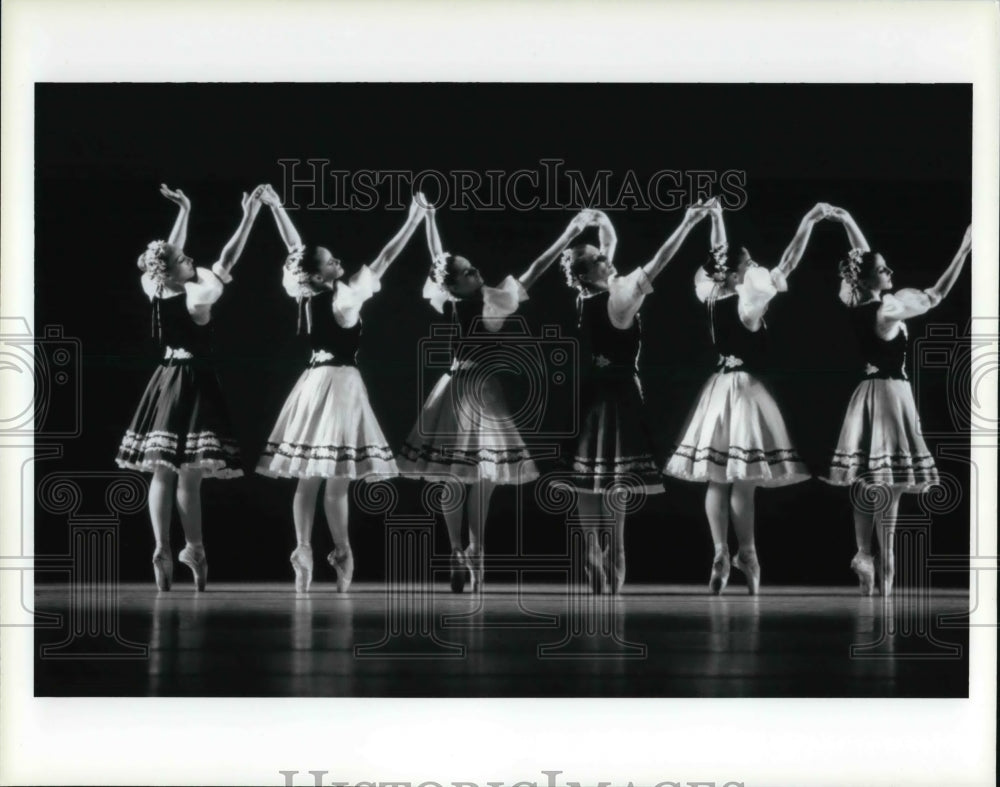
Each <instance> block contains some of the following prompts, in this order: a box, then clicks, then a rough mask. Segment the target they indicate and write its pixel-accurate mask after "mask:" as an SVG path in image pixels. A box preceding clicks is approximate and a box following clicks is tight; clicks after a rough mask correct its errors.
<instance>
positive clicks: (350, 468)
mask: <svg viewBox="0 0 1000 787" xmlns="http://www.w3.org/2000/svg"><path fill="white" fill-rule="evenodd" d="M301 464H302V463H297V462H292V461H290V460H288V459H286V458H285V457H280V456H279V457H274V456H266V457H264V458H262V459H261V460H260V461H259V462H258V463H257V468H256V470H255V472H256V473H257V474H259V475H263V476H267V477H269V478H299V479H302V478H347V479H349V480H351V481H382V480H386V479H389V478H397V477H398V476H399V468H398V467H397V466H396V462H395V461H393V460H391V459H390V460H381V459H375V460H362V461H361V462H357V461H350V460H344V461H339V462H338V461H317V460H312V461H308V462H306V463H305V466H304V467H303V466H300V465H301Z"/></svg>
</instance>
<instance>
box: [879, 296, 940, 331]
mask: <svg viewBox="0 0 1000 787" xmlns="http://www.w3.org/2000/svg"><path fill="white" fill-rule="evenodd" d="M939 303H941V296H940V295H938V294H937V293H933V292H931V291H929V290H912V289H906V290H899V291H898V292H896V293H894V294H892V293H886V294H885V295H883V296H882V305H881V306H880V307H879V310H878V319H879V321H880V322H887V323H888V322H893V321H896V320H908V319H909V318H910V317H919V316H920V315H921V314H926V313H927V312H928V311H930V310H931V309H933V308H934V307H935V306H937V305H938V304H939Z"/></svg>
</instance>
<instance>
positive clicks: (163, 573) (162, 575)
mask: <svg viewBox="0 0 1000 787" xmlns="http://www.w3.org/2000/svg"><path fill="white" fill-rule="evenodd" d="M153 574H154V576H155V577H156V587H157V588H158V589H159V590H170V585H171V584H172V583H173V581H174V561H173V558H171V557H170V552H169V550H166V549H161V548H159V547H158V548H157V550H156V551H155V552H154V553H153Z"/></svg>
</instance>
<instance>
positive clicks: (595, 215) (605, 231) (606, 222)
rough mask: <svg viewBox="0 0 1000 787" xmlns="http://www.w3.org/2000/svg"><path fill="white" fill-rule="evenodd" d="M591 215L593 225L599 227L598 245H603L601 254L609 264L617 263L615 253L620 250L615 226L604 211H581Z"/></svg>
mask: <svg viewBox="0 0 1000 787" xmlns="http://www.w3.org/2000/svg"><path fill="white" fill-rule="evenodd" d="M581 212H582V213H589V214H590V216H591V223H594V224H596V225H597V238H598V243H600V244H601V254H603V255H604V256H605V257H607V258H608V262H611V263H613V262H614V261H615V251H616V250H617V249H618V233H616V232H615V225H614V224H612V223H611V219H609V218H608V215H607V214H606V213H605V212H604V211H602V210H590V211H581Z"/></svg>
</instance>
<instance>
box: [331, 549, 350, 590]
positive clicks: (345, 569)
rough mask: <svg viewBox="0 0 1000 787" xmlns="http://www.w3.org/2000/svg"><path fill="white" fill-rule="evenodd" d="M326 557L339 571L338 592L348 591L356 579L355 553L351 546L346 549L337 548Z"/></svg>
mask: <svg viewBox="0 0 1000 787" xmlns="http://www.w3.org/2000/svg"><path fill="white" fill-rule="evenodd" d="M326 559H327V561H328V562H329V563H330V565H331V566H333V568H334V570H335V571H336V572H337V592H338V593H346V592H347V589H348V588H349V587H350V586H351V581H352V580H353V579H354V553H353V552H351V548H350V547H348V548H347V549H344V550H341V549H339V548H337V549H335V550H333V552H331V553H330V554H329V555H327V558H326Z"/></svg>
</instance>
